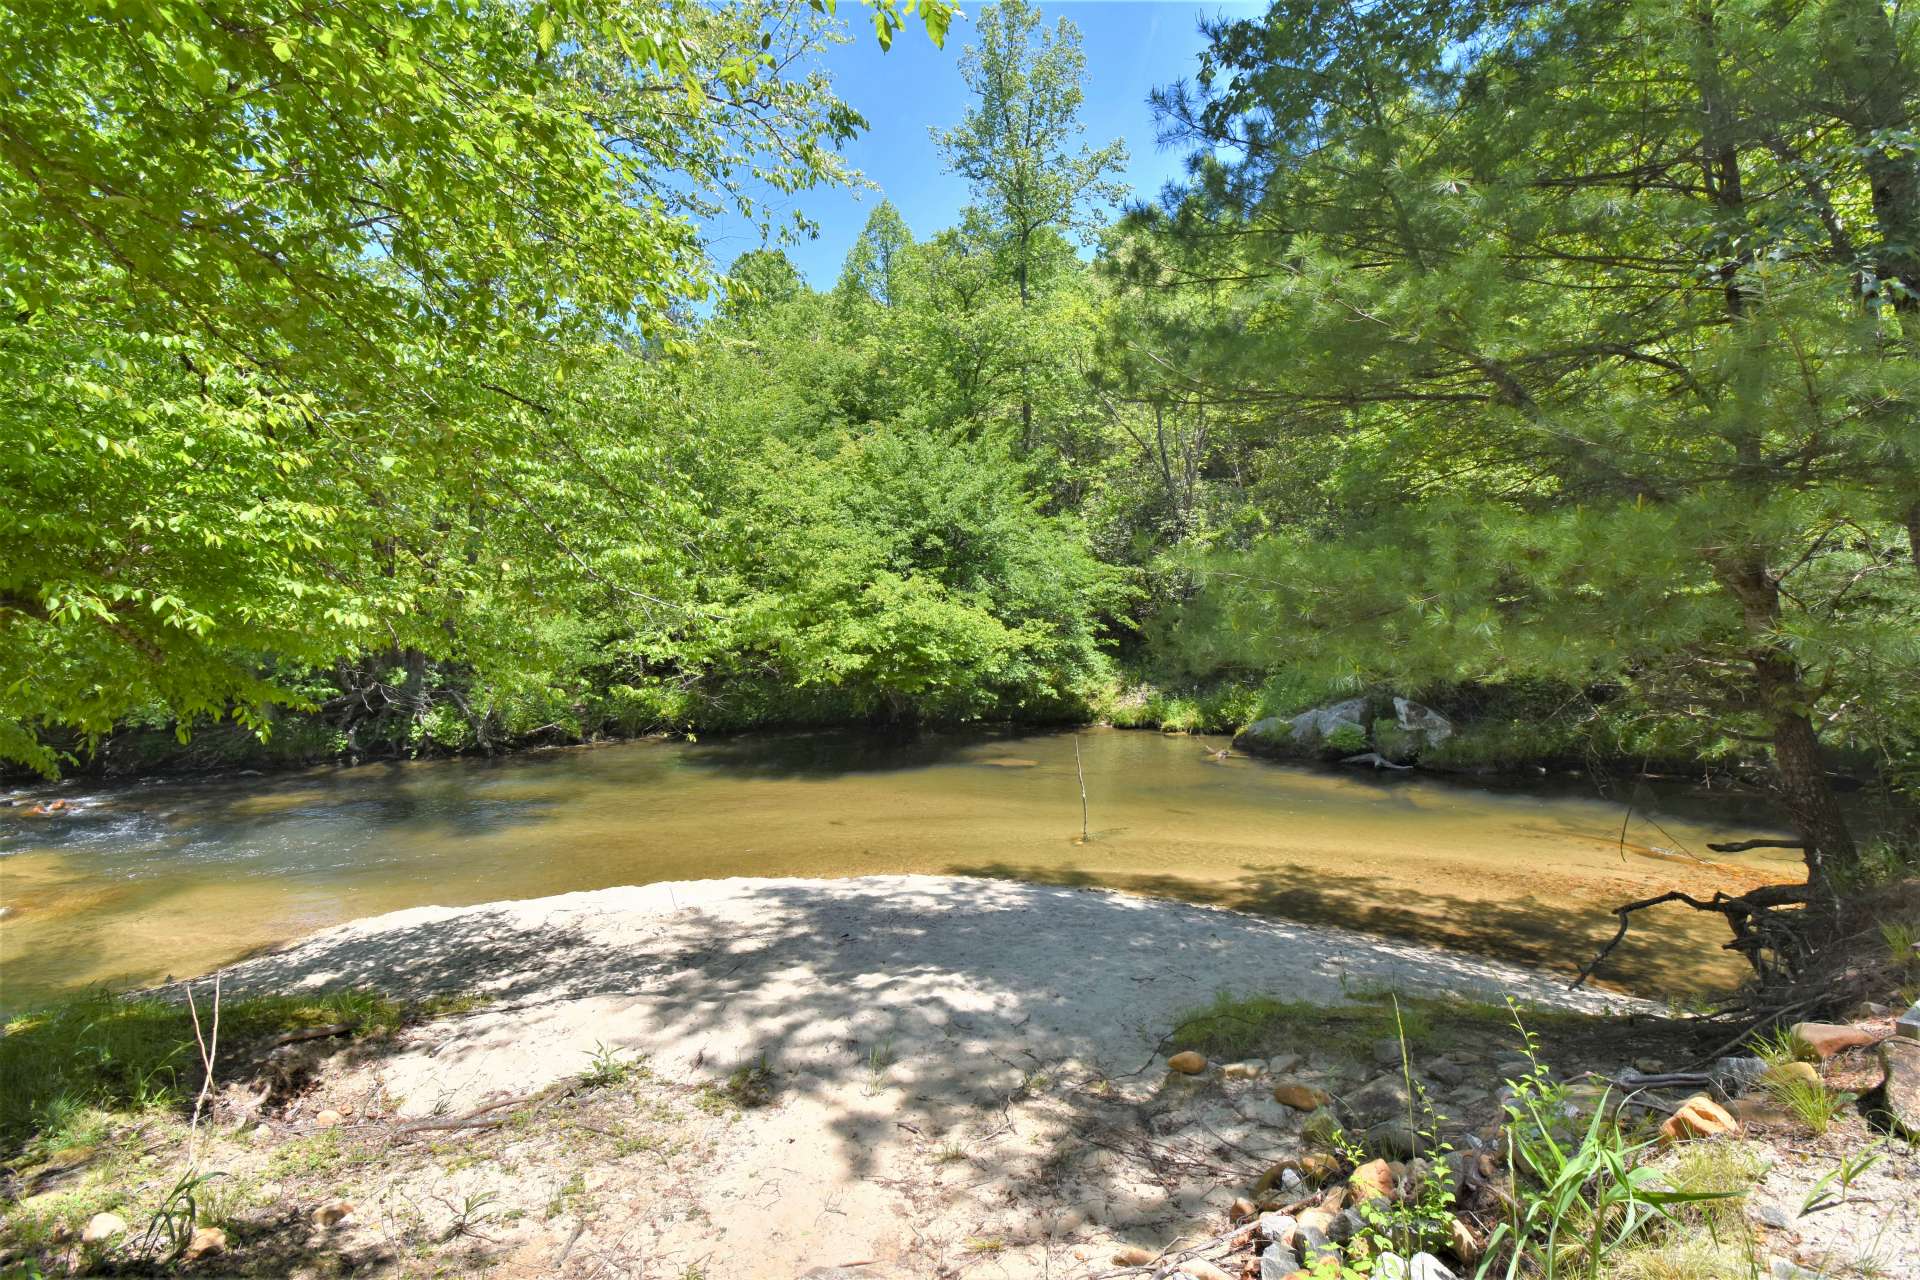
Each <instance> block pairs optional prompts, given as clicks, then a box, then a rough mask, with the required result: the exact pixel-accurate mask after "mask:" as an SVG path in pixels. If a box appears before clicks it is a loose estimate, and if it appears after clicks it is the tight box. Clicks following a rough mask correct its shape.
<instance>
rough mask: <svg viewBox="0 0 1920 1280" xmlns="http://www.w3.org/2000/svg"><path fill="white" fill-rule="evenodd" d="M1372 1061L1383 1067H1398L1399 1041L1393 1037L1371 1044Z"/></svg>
mask: <svg viewBox="0 0 1920 1280" xmlns="http://www.w3.org/2000/svg"><path fill="white" fill-rule="evenodd" d="M1373 1060H1374V1061H1375V1062H1376V1063H1378V1064H1379V1065H1380V1066H1383V1067H1397V1066H1399V1065H1400V1041H1399V1040H1398V1039H1396V1038H1395V1037H1393V1036H1387V1037H1385V1038H1384V1039H1380V1040H1375V1041H1374V1042H1373Z"/></svg>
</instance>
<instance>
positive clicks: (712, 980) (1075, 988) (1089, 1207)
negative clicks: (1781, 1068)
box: [226, 876, 1640, 1280]
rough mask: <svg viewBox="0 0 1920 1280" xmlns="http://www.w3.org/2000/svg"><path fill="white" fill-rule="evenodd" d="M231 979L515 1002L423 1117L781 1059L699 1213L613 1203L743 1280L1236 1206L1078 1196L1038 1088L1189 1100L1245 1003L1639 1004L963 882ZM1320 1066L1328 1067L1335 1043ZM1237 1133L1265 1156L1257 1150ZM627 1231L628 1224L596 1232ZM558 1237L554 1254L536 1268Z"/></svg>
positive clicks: (487, 927) (451, 926)
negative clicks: (1165, 1057) (1187, 1040)
mask: <svg viewBox="0 0 1920 1280" xmlns="http://www.w3.org/2000/svg"><path fill="white" fill-rule="evenodd" d="M226 982H227V990H228V991H230V992H241V991H250V992H261V993H264V992H271V991H286V990H292V989H296V988H306V987H318V986H327V987H335V986H367V987H373V988H377V989H380V990H383V991H386V992H389V993H391V994H395V995H400V996H407V997H419V996H426V995H431V994H435V993H450V992H466V991H477V992H482V993H485V994H487V995H489V996H491V997H492V998H493V1003H492V1005H491V1006H490V1007H489V1008H488V1009H486V1010H484V1011H482V1012H481V1013H478V1014H474V1015H469V1016H465V1017H460V1018H455V1019H451V1020H448V1021H445V1022H440V1023H435V1024H432V1025H430V1026H428V1027H426V1028H423V1029H422V1030H421V1031H419V1032H417V1033H414V1034H413V1036H412V1037H411V1038H410V1040H409V1041H408V1043H407V1044H406V1046H405V1047H404V1050H403V1051H402V1052H400V1053H398V1054H397V1055H395V1056H392V1057H390V1058H387V1059H384V1060H383V1061H382V1062H381V1063H380V1064H379V1066H378V1067H377V1068H376V1070H377V1071H378V1074H379V1087H380V1089H381V1090H382V1091H384V1092H385V1093H386V1094H387V1095H388V1096H389V1097H390V1098H394V1099H397V1102H396V1103H395V1108H396V1109H397V1110H398V1111H399V1112H400V1113H401V1114H421V1113H424V1112H428V1111H432V1110H435V1109H451V1110H454V1111H459V1110H463V1109H465V1108H468V1107H471V1106H474V1105H477V1104H478V1103H480V1102H482V1101H485V1100H487V1099H489V1098H491V1097H497V1096H501V1095H504V1094H516V1093H524V1092H527V1091H529V1090H533V1089H537V1088H539V1087H541V1086H542V1085H545V1084H547V1083H550V1082H552V1081H554V1080H557V1079H560V1078H563V1077H565V1076H568V1075H571V1074H574V1073H577V1072H579V1071H580V1070H581V1069H582V1068H583V1067H584V1066H585V1065H586V1063H587V1060H588V1055H589V1053H590V1052H591V1051H593V1050H594V1049H595V1047H596V1046H597V1045H603V1044H604V1045H608V1046H614V1047H617V1048H618V1049H620V1050H621V1051H623V1052H625V1053H627V1054H630V1055H645V1056H646V1057H647V1058H648V1059H649V1061H650V1064H651V1066H652V1068H653V1070H654V1071H655V1072H656V1073H657V1074H659V1075H661V1076H663V1077H665V1078H667V1079H670V1080H681V1079H701V1078H707V1079H719V1078H722V1077H724V1076H725V1075H726V1074H727V1073H728V1072H729V1071H730V1070H732V1069H733V1068H734V1067H736V1066H738V1065H740V1064H743V1063H749V1062H755V1061H761V1060H764V1061H765V1062H766V1063H767V1064H768V1065H769V1066H770V1067H771V1068H772V1069H773V1070H774V1072H775V1073H776V1076H777V1079H778V1092H777V1100H776V1102H775V1104H774V1105H772V1106H769V1107H766V1108H761V1109H757V1110H754V1111H749V1112H747V1113H746V1114H745V1115H743V1116H742V1117H740V1118H739V1120H737V1121H735V1122H733V1123H732V1126H731V1128H730V1129H729V1130H728V1131H727V1134H726V1138H725V1140H724V1142H723V1144H722V1148H723V1149H722V1154H720V1155H719V1156H717V1157H716V1158H715V1159H714V1160H713V1161H712V1163H711V1167H710V1168H706V1169H703V1170H702V1171H701V1172H700V1174H699V1176H698V1177H697V1178H696V1179H695V1180H694V1182H695V1185H688V1181H687V1179H686V1178H685V1177H684V1176H676V1178H675V1180H674V1181H675V1186H674V1188H673V1191H674V1193H675V1195H677V1196H680V1197H682V1201H681V1202H682V1203H683V1204H684V1203H688V1202H689V1201H688V1200H687V1198H688V1197H690V1202H691V1203H692V1204H694V1205H695V1206H696V1209H695V1211H694V1212H693V1213H692V1214H691V1217H688V1216H687V1215H685V1214H670V1213H667V1212H666V1211H665V1210H664V1209H663V1208H661V1207H660V1206H661V1205H663V1204H664V1203H665V1201H663V1200H661V1199H660V1197H662V1196H664V1195H665V1194H666V1191H665V1189H664V1188H663V1187H662V1186H660V1185H651V1184H647V1183H646V1180H645V1179H644V1178H639V1177H637V1175H636V1179H629V1180H627V1181H625V1182H618V1181H617V1180H616V1181H614V1182H610V1183H609V1184H608V1186H609V1189H608V1192H607V1196H606V1197H602V1199H601V1202H600V1203H601V1204H602V1205H603V1206H604V1204H605V1203H606V1200H607V1197H614V1198H618V1197H622V1196H624V1197H627V1204H628V1206H629V1207H628V1209H627V1210H626V1213H627V1215H628V1216H627V1219H626V1221H627V1225H626V1226H625V1227H623V1228H622V1230H624V1231H627V1232H628V1233H629V1235H628V1236H627V1237H623V1239H627V1238H632V1232H634V1231H636V1230H638V1229H639V1228H637V1227H635V1226H633V1223H635V1222H642V1221H644V1222H645V1223H646V1226H647V1230H648V1231H649V1232H650V1234H649V1235H648V1238H647V1240H646V1241H645V1242H644V1251H650V1254H649V1256H653V1257H656V1258H668V1257H685V1258H696V1257H698V1258H704V1259H705V1262H704V1265H705V1268H706V1270H705V1274H706V1275H708V1276H709V1277H714V1278H715V1280H719V1278H721V1277H735V1276H739V1277H747V1276H763V1275H764V1276H793V1275H797V1274H799V1273H801V1272H802V1271H804V1270H806V1269H807V1268H808V1267H811V1266H815V1265H820V1264H834V1263H846V1262H851V1261H859V1260H865V1259H877V1260H879V1269H877V1270H874V1271H872V1272H870V1273H868V1272H863V1273H862V1274H874V1275H920V1274H934V1270H933V1268H937V1267H938V1266H942V1265H947V1262H948V1261H950V1260H951V1258H953V1257H955V1256H959V1255H960V1254H962V1253H964V1252H965V1249H966V1247H967V1246H966V1244H965V1242H966V1241H968V1240H978V1239H981V1238H991V1239H994V1240H1000V1241H1005V1242H1007V1244H1008V1246H1009V1247H1008V1248H1007V1249H1006V1250H1005V1251H1003V1252H1001V1253H998V1254H993V1255H990V1256H978V1255H968V1256H969V1257H970V1261H969V1262H968V1266H967V1274H969V1275H998V1274H1007V1275H1025V1274H1039V1273H1040V1272H1039V1271H1038V1270H1033V1269H1032V1268H1036V1267H1040V1266H1042V1265H1044V1266H1045V1267H1046V1268H1048V1269H1051V1270H1052V1272H1053V1273H1054V1274H1069V1273H1072V1272H1073V1270H1074V1268H1075V1267H1076V1266H1081V1267H1084V1266H1086V1265H1088V1263H1087V1259H1088V1258H1093V1257H1094V1255H1095V1254H1098V1253H1099V1252H1100V1250H1101V1249H1103V1248H1106V1247H1107V1245H1108V1243H1109V1242H1110V1239H1111V1238H1119V1237H1121V1236H1122V1235H1124V1234H1125V1233H1126V1232H1128V1231H1130V1230H1133V1229H1135V1228H1138V1227H1141V1226H1142V1225H1143V1224H1150V1223H1152V1222H1155V1221H1160V1222H1164V1223H1167V1224H1177V1222H1178V1221H1179V1220H1180V1218H1181V1217H1182V1215H1191V1214H1192V1213H1193V1212H1195V1211H1196V1210H1199V1209H1201V1207H1202V1205H1203V1204H1205V1203H1210V1202H1211V1200H1210V1198H1211V1197H1214V1196H1215V1193H1216V1191H1217V1188H1216V1187H1214V1186H1213V1185H1212V1184H1211V1183H1208V1182H1207V1181H1206V1180H1205V1179H1201V1180H1200V1181H1199V1182H1198V1183H1196V1184H1194V1185H1184V1186H1183V1185H1174V1186H1168V1185H1165V1179H1164V1178H1162V1179H1161V1180H1160V1184H1158V1185H1155V1184H1153V1179H1152V1178H1150V1177H1145V1176H1144V1175H1143V1174H1142V1172H1141V1171H1140V1170H1138V1169H1128V1168H1124V1167H1122V1164H1123V1163H1124V1162H1116V1161H1113V1160H1109V1159H1108V1158H1107V1154H1106V1153H1105V1152H1104V1151H1101V1152H1094V1153H1093V1155H1094V1157H1095V1158H1094V1159H1091V1160H1089V1161H1087V1162H1085V1167H1084V1168H1080V1169H1078V1170H1077V1171H1076V1173H1075V1175H1074V1177H1073V1178H1072V1179H1066V1180H1062V1179H1060V1178H1057V1177H1054V1178H1051V1179H1050V1178H1049V1177H1048V1176H1046V1175H1045V1170H1044V1169H1041V1168H1039V1167H1038V1166H1037V1164H1036V1162H1044V1157H1045V1155H1046V1152H1047V1150H1048V1149H1058V1147H1059V1144H1060V1143H1061V1142H1062V1141H1063V1139H1065V1138H1066V1137H1068V1136H1070V1135H1071V1132H1072V1131H1073V1130H1074V1129H1075V1127H1076V1126H1080V1125H1083V1124H1084V1123H1085V1122H1086V1117H1085V1115H1084V1114H1076V1113H1074V1110H1073V1106H1072V1105H1069V1104H1065V1103H1062V1102H1060V1100H1059V1098H1058V1096H1057V1095H1058V1094H1060V1093H1061V1092H1062V1091H1061V1090H1060V1089H1059V1088H1057V1087H1056V1088H1053V1089H1051V1090H1050V1089H1049V1088H1048V1087H1047V1086H1046V1085H1045V1084H1042V1085H1040V1086H1035V1087H1023V1086H1024V1085H1027V1084H1028V1083H1030V1082H1031V1081H1032V1080H1034V1079H1036V1078H1038V1077H1045V1079H1046V1080H1048V1081H1053V1082H1059V1081H1079V1082H1082V1083H1084V1082H1085V1081H1086V1080H1087V1079H1088V1078H1089V1077H1091V1076H1094V1075H1104V1076H1110V1077H1115V1078H1117V1079H1118V1080H1120V1081H1121V1082H1122V1086H1123V1087H1131V1086H1130V1085H1128V1082H1129V1081H1131V1082H1134V1084H1139V1085H1141V1087H1145V1086H1146V1083H1148V1082H1150V1084H1151V1087H1152V1088H1153V1089H1155V1090H1160V1089H1161V1088H1162V1073H1161V1068H1160V1063H1159V1057H1158V1053H1157V1052H1156V1048H1157V1047H1158V1048H1160V1049H1162V1050H1164V1048H1165V1046H1161V1045H1160V1043H1159V1042H1160V1040H1161V1037H1163V1036H1164V1035H1165V1034H1166V1033H1167V1031H1168V1030H1169V1029H1170V1027H1171V1026H1172V1024H1173V1022H1174V1020H1175V1018H1176V1016H1177V1015H1178V1014H1179V1013H1180V1012H1181V1011H1183V1010H1186V1009H1188V1008H1191V1007H1193V1006H1195V1005H1198V1004H1202V1003H1205V1002H1206V1001H1208V1000H1209V999H1211V998H1212V997H1213V995H1214V994H1215V993H1216V992H1219V991H1222V990H1226V991H1231V992H1234V993H1236V994H1252V993H1264V994H1270V995H1274V996H1277V997H1280V998H1283V999H1290V1000H1307V1001H1313V1002H1317V1003H1326V1004H1334V1003H1339V1002H1341V1001H1342V1000H1343V998H1345V997H1346V996H1347V995H1349V994H1351V993H1357V992H1363V991H1378V990H1381V989H1384V988H1392V989H1395V990H1398V991H1401V992H1404V993H1414V994H1423V993H1434V994H1437V993H1452V994H1461V995H1474V996H1481V997H1494V998H1499V997H1501V996H1504V995H1512V996H1514V997H1516V998H1518V999H1519V1000H1521V1001H1523V1002H1526V1003H1530V1004H1536V1005H1543V1006H1553V1007H1558V1008H1568V1009H1580V1010H1591V1011H1602V1010H1609V1009H1611V1010H1619V1009H1624V1008H1637V1007H1640V1002H1636V1001H1632V1000H1629V999H1626V998H1623V997H1618V996H1612V995H1607V994H1604V993H1596V992H1581V993H1570V992H1568V991H1567V990H1566V988H1565V983H1564V981H1563V980H1561V979H1560V978H1558V977H1552V976H1548V975H1545V974H1541V973H1537V972H1533V971H1529V970H1527V969H1524V968H1522V967H1519V966H1515V965H1511V964H1505V963H1500V962H1495V961H1488V960H1481V959H1475V958H1472V957H1469V956H1464V955H1459V954H1454V953H1449V952H1445V951H1440V950H1437V949H1434V948H1429V947H1422V946H1416V945H1411V944H1406V943H1399V942H1390V941H1386V940H1383V939H1380V938H1376V937H1370V936H1367V935H1363V934H1358V933H1352V932H1348V931H1344V930H1339V929H1332V928H1323V927H1316V926H1308V925H1299V924H1289V923H1285V922H1281V921H1275V920H1270V919H1265V918H1260V917H1255V916H1248V915H1243V914H1239V913H1236V912H1231V911H1225V910H1217V909H1212V908H1205V907H1196V906H1190V905H1187V904H1182V903H1175V902H1167V901H1160V900H1152V899H1145V898H1138V897H1132V896H1128V895H1125V894H1120V893H1114V892H1108V891H1097V890H1081V889H1063V888H1048V887H1041V886H1034V885H1025V884H1016V883H1009V882H1004V881H995V880H976V879H965V878H959V877H941V876H871V877H864V878H860V879H849V880H793V879H787V880H751V879H733V880H709V881H696V882H681V883H670V884H655V885H648V886H645V887H630V888H619V889H606V890H601V891H598V892H592V893H575V894H566V895H563V896H559V897H552V898H542V899H537V900H532V901H525V902H501V903H491V904H485V905H481V906H472V907H461V908H442V907H427V908H420V909H416V910H410V911H401V912H395V913H393V914H391V915H385V916H378V917H374V918H371V919H367V920H360V921H355V922H353V923H351V924H347V925H343V926H340V927H338V928H334V929H329V930H327V931H325V932H323V933H320V934H317V935H315V936H313V937H312V938H309V939H307V940H306V941H304V942H301V943H299V944H297V945H295V946H293V947H291V948H289V949H287V950H284V951H281V952H278V953H275V954H272V955H268V956H263V957H260V958H257V959H254V960H251V961H247V962H245V963H242V964H239V965H237V966H235V967H234V968H232V969H230V970H229V971H228V972H227V978H226ZM1298 1048H1299V1050H1300V1051H1301V1052H1302V1053H1303V1054H1304V1055H1306V1056H1307V1058H1308V1060H1309V1066H1311V1064H1312V1061H1313V1058H1314V1051H1315V1046H1314V1045H1311V1044H1303V1045H1300V1046H1298ZM1217 1087H1218V1086H1216V1088H1217ZM1265 1087H1266V1086H1265V1085H1259V1086H1249V1087H1248V1089H1247V1090H1245V1091H1244V1092H1245V1093H1246V1097H1245V1098H1244V1099H1242V1100H1241V1101H1240V1102H1235V1103H1233V1108H1234V1109H1233V1112H1232V1115H1229V1117H1228V1118H1229V1119H1232V1116H1234V1115H1237V1116H1239V1117H1241V1118H1242V1119H1245V1120H1246V1121H1247V1123H1248V1124H1249V1125H1255V1126H1256V1127H1257V1125H1259V1124H1267V1125H1271V1126H1273V1127H1274V1129H1275V1132H1274V1134H1273V1135H1271V1138H1272V1141H1273V1142H1274V1143H1278V1142H1279V1141H1280V1135H1279V1129H1280V1127H1281V1126H1283V1125H1284V1124H1285V1123H1286V1121H1287V1117H1286V1115H1285V1114H1284V1109H1280V1108H1278V1107H1277V1104H1273V1103H1271V1101H1270V1100H1266V1099H1264V1089H1265ZM1050 1093H1051V1094H1053V1095H1055V1096H1054V1097H1053V1100H1052V1101H1050V1100H1049V1095H1050ZM1115 1096H1120V1095H1115ZM1134 1096H1135V1098H1136V1101H1138V1100H1139V1099H1141V1098H1144V1097H1145V1096H1146V1095H1145V1094H1137V1095H1134ZM1226 1101H1232V1100H1231V1099H1227V1100H1226ZM1263 1107H1264V1110H1263ZM1236 1132H1239V1133H1240V1134H1241V1135H1242V1139H1243V1140H1245V1141H1251V1140H1252V1139H1248V1138H1246V1135H1247V1134H1248V1133H1251V1132H1253V1130H1249V1129H1246V1128H1244V1127H1243V1128H1241V1129H1238V1130H1236ZM1259 1140H1260V1141H1261V1142H1262V1143H1265V1142H1267V1140H1268V1139H1267V1137H1266V1136H1261V1137H1260V1138H1259ZM956 1145H957V1146H958V1147H959V1148H961V1149H962V1150H964V1151H965V1152H966V1154H967V1160H966V1162H965V1163H956V1164H955V1166H954V1167H951V1168H950V1167H949V1165H948V1164H947V1163H945V1162H942V1161H941V1160H939V1159H937V1158H936V1157H937V1156H938V1155H939V1153H940V1152H942V1151H945V1152H947V1153H948V1154H947V1157H946V1159H947V1160H948V1161H952V1160H953V1157H952V1155H951V1151H952V1149H953V1148H954V1147H955V1146H956ZM1215 1181H1219V1180H1218V1179H1216V1180H1215ZM656 1182H657V1180H656ZM1227 1194H1230V1193H1227ZM650 1206H651V1207H650ZM1156 1215H1158V1217H1157V1218H1156ZM618 1219H619V1215H618V1214H617V1213H616V1214H612V1215H607V1214H605V1213H603V1214H602V1216H601V1217H598V1218H596V1219H595V1226H594V1230H595V1231H596V1232H599V1233H601V1234H603V1235H604V1234H605V1233H606V1232H608V1231H609V1230H611V1227H610V1226H609V1225H608V1224H609V1222H611V1221H615V1220H618ZM531 1229H532V1228H529V1230H531ZM555 1229H556V1230H557V1229H558V1228H555ZM987 1233H992V1234H991V1236H988V1235H987ZM1075 1242H1078V1243H1079V1247H1078V1252H1079V1254H1080V1255H1082V1256H1081V1257H1080V1258H1079V1259H1078V1261H1077V1262H1076V1261H1075V1259H1074V1257H1073V1256H1072V1252H1073V1247H1074V1244H1075ZM547 1243H548V1242H547V1241H545V1240H544V1239H534V1240H530V1241H529V1242H528V1243H527V1246H526V1248H527V1251H528V1252H527V1253H526V1257H527V1259H529V1260H531V1259H533V1258H535V1257H536V1256H540V1255H539V1253H538V1251H539V1249H541V1248H544V1247H546V1245H547ZM636 1247H640V1246H638V1245H636ZM1023 1249H1024V1250H1025V1251H1024V1252H1023ZM1062 1250H1065V1251H1066V1252H1062ZM1094 1260H1095V1261H1098V1260H1099V1259H1098V1258H1095V1259H1094ZM528 1265H532V1264H531V1262H529V1264H528ZM647 1274H653V1272H651V1271H649V1272H648V1273H647ZM662 1274H668V1273H667V1272H662ZM675 1274H677V1273H675Z"/></svg>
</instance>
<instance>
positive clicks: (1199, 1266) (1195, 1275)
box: [1180, 1258, 1233, 1280]
mask: <svg viewBox="0 0 1920 1280" xmlns="http://www.w3.org/2000/svg"><path fill="white" fill-rule="evenodd" d="M1180 1274H1181V1275H1183V1276H1186V1277H1188V1280H1233V1277H1232V1276H1229V1275H1228V1274H1227V1273H1226V1272H1224V1271H1222V1270H1221V1269H1220V1268H1218V1267H1216V1266H1214V1265H1213V1264H1212V1263H1211V1262H1208V1261H1207V1260H1206V1259H1205V1258H1191V1259H1189V1260H1188V1261H1186V1262H1183V1263H1181V1264H1180Z"/></svg>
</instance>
